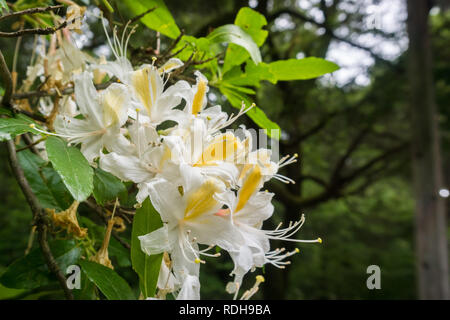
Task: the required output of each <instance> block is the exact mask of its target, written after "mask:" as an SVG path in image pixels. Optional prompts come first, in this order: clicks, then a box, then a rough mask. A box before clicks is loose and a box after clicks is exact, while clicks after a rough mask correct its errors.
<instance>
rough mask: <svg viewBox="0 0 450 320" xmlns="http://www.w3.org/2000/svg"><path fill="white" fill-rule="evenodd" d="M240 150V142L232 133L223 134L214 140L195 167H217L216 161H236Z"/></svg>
mask: <svg viewBox="0 0 450 320" xmlns="http://www.w3.org/2000/svg"><path fill="white" fill-rule="evenodd" d="M239 148H240V141H239V139H237V138H236V137H235V136H234V135H233V134H232V133H226V134H222V135H220V136H217V137H216V138H214V140H213V142H212V143H210V144H209V145H208V146H207V147H206V148H205V150H203V152H202V156H201V158H200V159H199V160H198V161H197V163H196V164H195V166H205V165H215V164H216V161H225V160H234V158H235V156H236V152H237V151H238V150H239Z"/></svg>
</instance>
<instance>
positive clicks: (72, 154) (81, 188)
mask: <svg viewBox="0 0 450 320" xmlns="http://www.w3.org/2000/svg"><path fill="white" fill-rule="evenodd" d="M45 147H46V149H47V155H48V159H49V160H50V161H51V163H52V164H53V167H54V168H55V170H56V171H57V172H58V173H59V175H60V176H61V178H62V180H63V182H64V184H65V185H66V187H67V189H68V190H69V192H70V193H71V194H72V196H73V198H74V199H75V200H77V201H84V200H86V198H87V197H89V195H90V194H91V193H92V190H93V175H94V171H93V170H92V168H91V167H90V166H89V163H88V161H87V160H86V158H85V157H84V156H83V154H82V153H81V152H80V150H78V149H77V148H75V147H69V146H67V144H66V143H65V142H64V141H63V140H62V139H60V138H56V137H49V138H48V139H47V141H46V143H45Z"/></svg>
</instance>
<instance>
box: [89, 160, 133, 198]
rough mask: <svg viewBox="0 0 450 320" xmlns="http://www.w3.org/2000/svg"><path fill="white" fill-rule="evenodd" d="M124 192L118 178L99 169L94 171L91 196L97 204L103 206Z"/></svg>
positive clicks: (123, 187) (123, 186)
mask: <svg viewBox="0 0 450 320" xmlns="http://www.w3.org/2000/svg"><path fill="white" fill-rule="evenodd" d="M124 191H126V189H125V185H124V184H123V183H122V182H121V181H120V180H119V179H118V178H116V177H115V176H113V175H112V174H110V173H109V172H106V171H103V170H102V169H100V168H96V169H95V171H94V191H93V195H94V198H95V200H96V201H97V203H98V204H100V205H104V204H105V202H107V201H110V200H114V199H115V198H116V197H117V195H118V194H119V193H121V192H124Z"/></svg>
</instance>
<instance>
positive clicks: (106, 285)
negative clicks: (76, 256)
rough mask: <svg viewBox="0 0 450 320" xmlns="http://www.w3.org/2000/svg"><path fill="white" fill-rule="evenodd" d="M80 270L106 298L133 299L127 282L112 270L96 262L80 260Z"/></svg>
mask: <svg viewBox="0 0 450 320" xmlns="http://www.w3.org/2000/svg"><path fill="white" fill-rule="evenodd" d="M80 266H81V270H82V271H83V272H84V274H86V276H87V277H88V278H89V280H91V281H92V282H93V283H94V284H95V285H96V286H97V287H98V288H99V289H100V291H101V292H102V293H103V294H104V295H105V297H106V298H107V299H108V300H135V299H136V297H135V296H134V294H133V291H132V290H131V288H130V286H129V285H128V283H127V282H126V281H125V280H124V279H123V278H122V277H121V276H119V275H118V274H117V272H115V271H114V270H112V269H110V268H108V267H105V266H104V265H101V264H99V263H96V262H92V261H86V260H82V261H80Z"/></svg>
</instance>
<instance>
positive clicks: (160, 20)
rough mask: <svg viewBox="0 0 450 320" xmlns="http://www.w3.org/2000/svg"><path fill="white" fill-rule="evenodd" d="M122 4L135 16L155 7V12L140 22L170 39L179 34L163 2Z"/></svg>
mask: <svg viewBox="0 0 450 320" xmlns="http://www.w3.org/2000/svg"><path fill="white" fill-rule="evenodd" d="M124 3H125V4H126V5H127V6H128V7H129V8H130V9H131V11H133V13H134V14H135V15H139V14H141V13H143V12H145V11H147V10H148V9H151V8H155V7H156V9H155V10H153V11H152V12H150V13H148V14H146V15H145V16H144V17H142V18H141V22H142V23H143V24H144V25H146V26H147V27H148V28H150V29H153V30H156V31H159V32H161V33H162V34H163V35H165V36H167V37H169V38H172V39H175V38H176V37H178V35H179V34H180V29H179V28H178V26H177V24H176V23H175V20H174V19H173V17H172V14H171V13H170V12H169V10H168V9H167V7H166V5H165V4H164V1H163V0H140V1H135V0H124Z"/></svg>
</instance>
